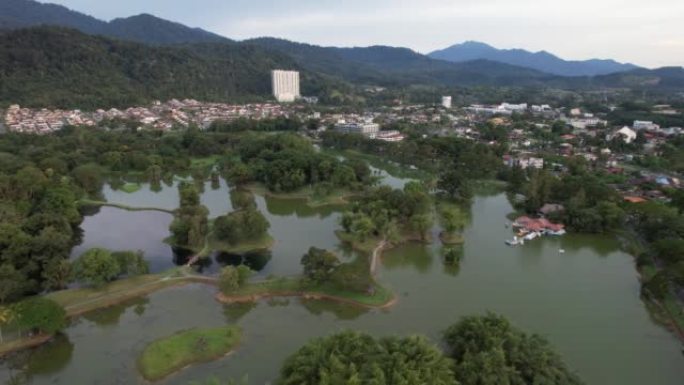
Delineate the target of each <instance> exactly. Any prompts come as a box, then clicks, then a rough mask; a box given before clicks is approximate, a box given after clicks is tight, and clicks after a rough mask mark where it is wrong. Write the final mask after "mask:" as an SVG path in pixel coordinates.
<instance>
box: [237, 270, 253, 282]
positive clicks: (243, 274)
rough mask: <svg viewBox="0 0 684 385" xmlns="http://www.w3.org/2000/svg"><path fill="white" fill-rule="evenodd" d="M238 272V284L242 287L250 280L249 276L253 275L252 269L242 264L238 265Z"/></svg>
mask: <svg viewBox="0 0 684 385" xmlns="http://www.w3.org/2000/svg"><path fill="white" fill-rule="evenodd" d="M237 273H238V285H239V286H240V287H242V286H244V285H245V284H246V283H247V281H248V280H249V277H251V276H252V273H253V272H252V269H250V268H249V267H248V266H246V265H240V266H238V267H237Z"/></svg>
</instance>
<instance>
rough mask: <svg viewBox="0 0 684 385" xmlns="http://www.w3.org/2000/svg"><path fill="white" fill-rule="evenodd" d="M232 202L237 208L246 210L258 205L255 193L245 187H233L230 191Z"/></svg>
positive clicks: (234, 207)
mask: <svg viewBox="0 0 684 385" xmlns="http://www.w3.org/2000/svg"><path fill="white" fill-rule="evenodd" d="M230 203H231V204H232V205H233V209H235V210H245V209H248V208H253V207H256V202H255V201H254V194H252V192H251V191H249V190H244V189H237V188H236V189H232V190H231V191H230Z"/></svg>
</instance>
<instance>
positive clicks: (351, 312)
mask: <svg viewBox="0 0 684 385" xmlns="http://www.w3.org/2000/svg"><path fill="white" fill-rule="evenodd" d="M299 303H300V304H301V305H302V306H303V307H304V308H305V309H306V310H308V311H309V313H311V314H313V315H316V316H321V315H323V314H326V313H330V314H332V315H333V316H334V318H335V319H339V320H345V321H350V320H355V319H357V318H359V317H360V316H362V315H364V314H366V313H368V312H369V309H367V308H364V307H361V306H349V305H344V304H340V303H336V302H333V301H325V300H311V299H304V298H300V299H299Z"/></svg>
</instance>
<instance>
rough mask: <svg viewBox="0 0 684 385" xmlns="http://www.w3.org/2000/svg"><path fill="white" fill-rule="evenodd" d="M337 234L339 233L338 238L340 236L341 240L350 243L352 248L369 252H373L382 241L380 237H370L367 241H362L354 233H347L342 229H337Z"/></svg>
mask: <svg viewBox="0 0 684 385" xmlns="http://www.w3.org/2000/svg"><path fill="white" fill-rule="evenodd" d="M335 235H337V238H339V240H340V241H342V242H344V243H347V244H349V245H350V246H351V247H352V249H354V250H356V251H360V252H363V253H368V254H370V253H372V252H373V250H374V249H375V247H376V246H377V245H378V243H380V241H381V240H380V238H378V237H368V238H366V240H365V241H361V240H359V239H357V238H356V237H355V236H354V235H353V234H350V233H346V232H344V231H342V230H337V231H335Z"/></svg>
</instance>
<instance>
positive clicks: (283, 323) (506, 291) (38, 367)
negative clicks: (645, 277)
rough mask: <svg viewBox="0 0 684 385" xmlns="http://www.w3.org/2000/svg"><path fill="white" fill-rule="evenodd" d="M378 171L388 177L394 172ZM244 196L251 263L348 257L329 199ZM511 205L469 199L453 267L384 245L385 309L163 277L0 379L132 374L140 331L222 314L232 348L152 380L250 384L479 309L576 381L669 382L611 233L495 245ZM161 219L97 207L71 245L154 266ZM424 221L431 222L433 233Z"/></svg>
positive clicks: (662, 333)
mask: <svg viewBox="0 0 684 385" xmlns="http://www.w3.org/2000/svg"><path fill="white" fill-rule="evenodd" d="M388 179H389V180H387V181H386V183H388V184H390V185H393V186H396V187H401V186H402V185H403V183H404V182H405V180H401V179H400V178H393V177H389V178H388ZM104 194H105V197H106V198H107V199H108V200H109V201H110V202H115V203H123V204H127V205H131V206H159V207H163V208H169V209H173V208H175V207H176V206H177V200H178V194H177V192H176V189H175V187H167V186H164V188H163V189H162V191H160V192H152V191H150V189H149V186H147V185H145V186H143V189H141V190H140V191H138V192H136V193H133V194H126V193H123V192H118V191H114V190H111V189H110V188H106V189H105V191H104ZM174 202H175V205H174ZM202 202H203V204H205V205H207V207H208V208H209V209H210V212H211V216H218V215H222V214H224V213H226V212H229V211H230V210H232V208H231V206H230V198H229V191H228V187H227V186H226V185H225V183H224V182H221V186H220V187H219V188H218V189H216V190H213V189H212V188H211V186H210V185H209V184H207V185H206V186H205V189H204V194H203V195H202ZM257 205H258V207H259V209H260V210H261V211H262V212H263V213H264V214H265V216H266V218H267V219H268V220H269V222H270V224H271V229H270V233H271V235H272V236H273V238H274V239H275V240H276V243H275V245H274V248H273V250H272V252H271V253H270V255H268V256H266V257H263V256H261V257H254V260H250V263H253V264H254V266H257V267H259V268H260V273H259V275H261V276H266V275H270V274H275V275H294V274H298V273H300V272H301V265H300V263H299V260H300V258H301V256H302V255H303V254H304V253H305V252H306V251H307V250H308V248H309V247H311V246H316V247H321V248H327V249H330V250H335V251H336V252H338V253H339V254H340V255H341V256H342V257H343V258H344V259H348V258H352V257H353V253H352V252H351V251H350V250H348V249H347V248H345V247H343V246H342V245H341V244H340V242H339V241H338V240H337V239H336V237H335V235H334V231H335V230H336V229H337V228H338V227H339V225H338V219H339V216H340V212H339V208H338V209H335V208H322V209H312V208H309V207H307V206H306V204H304V203H303V202H297V201H283V200H278V199H272V198H265V197H261V196H257ZM511 211H512V208H511V206H510V204H509V202H508V200H507V199H506V197H505V195H504V194H495V195H489V196H477V197H476V198H475V199H474V202H473V205H472V208H471V218H472V219H471V222H470V224H469V225H468V226H467V228H466V230H465V234H464V235H465V239H466V243H465V246H464V250H463V253H464V254H463V260H462V262H461V264H460V268H459V269H457V270H454V269H450V268H445V266H444V265H443V263H442V261H441V259H440V256H439V255H440V254H439V251H440V248H441V246H440V245H439V242H438V241H437V242H435V243H434V244H431V245H422V244H409V245H406V246H403V247H401V248H397V249H394V250H391V251H388V252H386V253H385V254H384V256H383V260H382V264H381V268H380V270H379V279H380V280H381V281H382V282H383V283H384V284H386V285H387V286H388V287H390V288H391V289H392V290H394V291H395V292H396V293H397V294H398V297H399V301H398V303H397V304H396V305H395V306H394V307H392V308H390V309H386V310H366V309H359V308H356V307H352V306H349V305H341V304H335V303H330V302H323V301H309V300H302V299H298V298H289V299H287V298H286V299H276V300H270V301H261V302H258V303H254V304H240V305H221V304H219V303H217V302H215V301H214V299H213V293H214V290H215V289H213V288H210V287H206V286H202V285H190V286H186V287H181V288H173V289H169V290H166V291H163V292H158V293H155V294H152V295H150V296H149V297H147V298H142V299H138V300H135V301H131V302H130V303H127V304H122V305H119V306H116V307H113V308H110V309H105V310H101V311H96V312H94V313H91V314H88V315H86V316H83V317H81V318H79V319H78V320H75V321H73V322H72V324H71V326H70V327H69V328H67V329H66V331H65V333H64V334H65V335H64V337H60V338H58V339H56V340H55V341H54V342H52V343H50V344H47V345H44V346H41V347H39V348H37V349H34V350H31V351H29V352H25V353H23V354H19V355H17V356H15V357H13V358H12V359H8V360H5V361H3V363H2V365H0V380H3V381H5V380H7V379H9V378H10V377H11V375H12V374H16V373H26V374H28V375H29V376H30V381H29V383H31V384H64V385H72V384H135V383H140V384H144V383H145V382H144V381H143V380H142V379H141V378H140V377H139V375H138V374H137V371H136V362H135V361H136V358H137V356H138V355H139V353H140V352H141V351H142V349H143V348H144V347H145V345H146V344H147V343H149V342H150V341H152V340H154V339H156V338H160V337H164V336H167V335H169V334H173V333H175V332H177V331H180V330H183V329H187V328H192V327H212V326H218V325H222V324H225V323H235V324H238V325H240V326H241V327H242V328H243V330H244V332H245V335H244V340H243V343H242V344H241V346H240V347H239V349H238V351H237V352H236V353H235V354H233V355H231V356H228V357H226V358H223V359H220V360H218V361H215V362H212V363H207V364H202V365H197V366H193V367H191V368H189V369H187V370H184V371H182V372H180V373H179V374H177V375H175V376H172V377H171V378H169V379H167V380H165V381H164V382H162V383H164V384H187V383H188V382H190V381H191V380H203V379H206V378H207V377H209V376H211V375H215V376H219V377H221V378H229V377H233V378H239V377H242V376H243V375H244V374H248V375H249V380H250V384H265V383H269V382H273V380H274V379H275V378H276V377H277V375H278V370H279V368H280V366H281V364H282V362H283V360H284V359H285V358H286V357H287V356H288V355H290V354H292V353H293V352H294V351H295V350H296V349H297V348H299V347H300V346H301V345H303V344H304V343H306V342H307V341H308V340H309V339H311V338H313V337H318V336H324V335H327V334H330V333H333V332H336V331H339V330H344V329H354V330H361V331H367V332H369V333H372V334H374V335H377V336H381V335H395V334H396V335H407V334H425V335H427V336H428V337H430V338H432V339H433V341H435V342H439V338H440V334H441V332H442V331H443V330H444V329H445V328H447V327H448V326H449V325H450V324H452V323H454V322H456V321H457V320H458V319H459V318H460V317H462V316H465V315H473V314H483V313H485V312H487V311H493V312H496V313H501V314H503V315H505V316H506V317H508V318H509V319H510V320H511V321H512V322H513V323H514V324H515V325H516V326H518V327H520V328H522V329H524V330H525V331H528V332H533V333H538V334H540V335H542V336H544V337H546V338H547V339H548V340H549V341H550V342H551V343H552V345H553V346H554V348H555V349H556V350H557V351H558V352H559V353H560V354H561V355H562V356H563V359H564V360H565V362H566V363H567V364H568V366H569V367H571V368H572V369H574V370H575V371H576V372H577V373H578V374H579V375H580V376H581V377H582V378H583V379H584V380H585V381H586V383H588V384H599V385H603V384H616V385H618V384H619V385H629V384H634V385H637V384H639V385H642V384H649V385H681V384H682V383H683V380H684V356H683V355H682V353H681V348H682V346H681V344H680V342H679V341H678V340H677V339H676V338H675V337H674V336H673V335H672V334H670V333H669V332H668V331H667V330H665V329H664V328H662V327H661V326H658V325H657V324H655V323H654V322H653V321H652V320H651V319H650V317H649V314H648V312H647V311H646V308H645V306H644V304H643V303H642V301H641V300H640V298H639V282H638V276H637V272H636V270H635V267H634V260H633V258H632V257H631V256H630V255H628V254H626V253H624V252H622V251H621V250H620V249H619V245H618V243H617V242H616V241H615V240H613V239H611V238H608V237H601V236H586V235H566V236H564V237H559V238H544V239H537V240H534V241H531V242H528V243H526V244H525V246H523V247H517V248H512V247H508V246H506V245H505V244H504V240H505V239H508V238H511V236H512V233H511V230H510V229H509V228H507V227H506V226H505V224H506V222H507V220H506V215H507V214H509V213H510V212H511ZM170 221H171V216H170V215H169V214H165V213H159V212H152V211H146V212H128V211H124V210H119V209H115V208H107V207H103V208H101V209H100V210H99V212H98V213H96V214H95V215H93V216H89V217H87V218H86V219H85V221H84V223H83V225H82V227H83V230H84V234H83V244H82V245H81V246H79V247H77V248H76V249H75V251H74V254H75V255H76V254H78V253H80V252H82V251H83V250H85V249H87V248H89V247H96V246H100V247H107V248H111V249H135V250H137V249H140V250H143V251H144V252H145V255H146V258H147V259H148V260H149V261H150V264H151V267H152V269H153V270H154V271H161V270H164V269H167V268H169V267H172V266H174V265H176V264H177V263H178V262H179V257H178V256H174V253H173V251H172V250H171V248H170V247H169V246H168V245H165V244H164V243H163V242H162V241H163V238H164V237H166V236H167V235H168V224H169V223H170ZM438 232H439V228H438V226H435V228H434V229H433V238H435V239H437V237H436V235H437V234H438ZM560 249H565V253H560V252H559V250H560ZM231 258H232V257H230V256H222V255H215V256H214V257H213V259H212V262H211V264H210V265H208V266H205V269H204V271H205V272H206V273H207V274H212V273H213V272H215V271H217V270H218V269H217V268H218V266H220V265H222V264H226V263H234V261H232V259H231Z"/></svg>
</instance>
